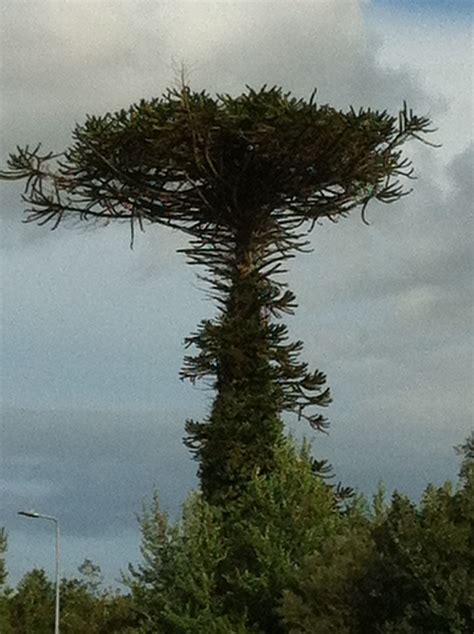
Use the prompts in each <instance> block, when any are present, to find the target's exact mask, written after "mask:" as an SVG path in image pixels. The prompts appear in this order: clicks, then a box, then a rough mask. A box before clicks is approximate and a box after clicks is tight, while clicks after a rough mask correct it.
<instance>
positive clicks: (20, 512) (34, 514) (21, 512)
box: [18, 511, 40, 517]
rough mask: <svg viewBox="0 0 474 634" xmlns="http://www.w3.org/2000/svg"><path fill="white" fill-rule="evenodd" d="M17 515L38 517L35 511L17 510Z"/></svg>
mask: <svg viewBox="0 0 474 634" xmlns="http://www.w3.org/2000/svg"><path fill="white" fill-rule="evenodd" d="M18 515H23V516H24V517H39V516H40V515H39V513H37V512H36V511H18Z"/></svg>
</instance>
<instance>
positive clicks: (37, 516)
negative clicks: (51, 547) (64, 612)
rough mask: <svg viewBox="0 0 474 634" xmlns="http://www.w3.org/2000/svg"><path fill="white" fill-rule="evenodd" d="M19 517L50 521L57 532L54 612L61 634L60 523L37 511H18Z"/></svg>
mask: <svg viewBox="0 0 474 634" xmlns="http://www.w3.org/2000/svg"><path fill="white" fill-rule="evenodd" d="M18 515H23V516H24V517H32V518H34V519H42V520H49V521H50V522H54V526H55V531H56V562H55V577H56V601H55V610H54V634H59V584H60V579H59V561H60V551H59V521H58V519H57V518H56V517H52V516H51V515H43V514H41V513H37V512H36V511H18Z"/></svg>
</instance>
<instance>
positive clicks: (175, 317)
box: [0, 0, 474, 582]
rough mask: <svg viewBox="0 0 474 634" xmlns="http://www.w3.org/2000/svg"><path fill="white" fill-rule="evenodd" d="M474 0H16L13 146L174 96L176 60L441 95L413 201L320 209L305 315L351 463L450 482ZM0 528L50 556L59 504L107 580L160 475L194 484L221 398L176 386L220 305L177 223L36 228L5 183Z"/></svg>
mask: <svg viewBox="0 0 474 634" xmlns="http://www.w3.org/2000/svg"><path fill="white" fill-rule="evenodd" d="M469 6H470V3H469V2H462V1H458V0H445V1H441V0H430V1H426V2H417V1H416V0H410V2H408V0H407V1H400V0H393V1H390V0H379V1H377V0H372V1H369V2H368V1H362V0H360V1H359V0H333V1H330V0H316V1H313V2H295V1H293V2H289V1H280V2H276V1H272V2H271V3H270V2H264V1H261V2H256V1H255V2H239V1H236V0H234V1H232V0H229V1H227V0H221V1H218V2H200V1H194V2H182V1H173V2H160V1H158V0H42V1H41V2H39V1H37V0H27V1H24V0H4V1H3V2H2V6H1V14H0V19H1V34H0V37H1V42H2V43H1V45H0V54H1V62H2V71H1V80H2V86H1V95H2V96H1V106H2V117H3V119H2V139H1V140H2V148H1V150H2V153H1V161H2V164H3V163H4V161H5V158H6V156H7V154H8V151H9V150H11V149H13V148H14V147H15V146H16V145H17V144H18V145H24V144H26V143H30V144H36V143H37V142H38V141H42V142H43V144H44V146H45V147H48V148H51V149H54V150H60V149H62V148H64V146H65V145H67V144H68V142H69V140H70V132H71V130H72V128H73V127H74V125H75V123H76V122H80V121H82V120H83V119H84V115H85V113H98V114H100V113H104V112H105V111H107V110H110V109H112V110H114V109H118V108H121V107H125V106H127V105H128V104H130V103H132V102H134V101H137V100H139V99H140V98H142V97H152V96H155V95H159V94H161V93H162V92H163V91H164V89H165V88H166V87H167V86H168V85H170V84H173V83H174V82H175V81H176V76H177V71H179V67H180V65H181V64H184V65H185V66H186V67H187V69H188V75H189V79H190V82H191V85H192V87H194V88H196V89H201V88H207V89H208V90H209V91H210V92H215V91H217V92H226V91H227V92H231V93H234V94H237V93H239V92H241V91H242V90H243V89H244V86H245V84H250V85H252V86H255V87H259V86H260V85H262V84H263V83H267V84H281V85H282V86H284V87H285V88H287V89H290V90H292V91H294V92H295V93H296V94H298V95H302V96H303V95H305V96H308V95H309V94H310V93H311V91H312V90H313V88H314V87H315V86H317V87H318V95H319V101H320V102H323V103H330V104H332V105H334V106H336V107H339V108H342V109H345V108H347V107H348V106H349V105H350V104H352V105H354V106H356V107H357V106H362V105H366V106H368V105H370V106H374V107H379V108H383V109H385V108H388V109H389V110H391V111H393V112H396V111H397V110H398V108H399V107H400V106H401V104H402V101H403V100H404V99H406V100H407V101H408V103H409V105H410V106H411V107H412V108H413V109H414V110H415V111H416V112H418V113H420V114H428V115H430V116H431V117H432V119H433V120H434V122H435V125H436V127H437V128H438V132H437V133H436V134H435V135H434V136H433V139H432V140H433V141H436V142H437V143H442V147H441V148H440V149H436V150H435V149H432V148H428V147H426V146H421V145H415V144H414V145H410V146H409V147H408V148H407V152H408V153H409V155H410V157H411V158H412V159H413V161H414V163H415V166H416V170H417V174H418V181H417V182H416V183H415V191H414V193H413V194H412V195H411V196H410V197H408V198H405V199H403V200H402V201H401V202H399V203H398V204H397V205H392V206H389V207H386V206H377V205H375V206H373V207H372V208H370V209H369V211H368V218H369V220H370V221H371V226H370V227H367V226H365V225H363V224H362V223H361V222H360V218H359V217H357V216H354V217H353V218H350V219H347V220H345V221H343V222H341V223H340V224H338V225H333V224H331V223H329V224H326V225H323V226H320V227H317V229H316V230H315V232H314V235H313V241H312V243H313V248H314V251H313V253H311V254H307V255H302V256H299V258H298V259H297V260H295V261H293V262H292V265H291V272H290V275H289V283H290V286H291V287H292V288H293V290H295V292H296V293H297V296H298V299H299V310H298V313H297V315H296V316H295V317H293V318H292V319H291V321H290V324H289V325H290V329H291V333H292V334H293V335H294V336H295V337H298V338H301V339H303V340H304V342H305V358H306V360H308V361H309V362H310V363H311V364H312V365H313V366H315V367H318V368H320V369H322V370H324V371H326V372H327V374H328V378H329V383H330V385H331V388H332V391H333V396H334V404H333V405H332V406H331V408H330V410H329V411H328V415H329V417H330V420H331V423H332V426H331V431H330V434H329V436H327V437H325V436H322V435H320V434H319V435H318V434H314V433H312V432H311V431H310V430H308V429H305V428H303V427H302V425H301V424H297V423H296V422H295V421H292V420H289V426H290V428H291V429H292V430H293V431H294V433H296V434H298V435H303V434H306V435H307V436H308V437H310V438H312V439H313V446H314V451H315V454H316V455H318V456H319V457H327V458H329V459H330V460H331V461H332V463H333V465H334V466H335V469H336V472H337V474H338V477H339V478H340V479H342V480H343V481H345V482H347V483H349V484H355V485H356V486H358V487H359V489H360V490H362V491H365V492H368V493H370V492H371V491H373V489H374V487H375V486H376V484H377V482H378V481H379V480H380V479H384V480H385V481H386V483H387V487H388V489H389V490H392V489H393V488H395V487H397V488H398V489H399V490H401V491H403V492H406V493H408V494H409V495H410V496H412V497H415V498H416V497H417V496H419V495H420V492H421V491H422V490H423V488H424V487H425V486H426V484H427V483H428V482H434V483H436V484H439V483H441V482H443V481H444V480H445V479H447V478H455V476H456V472H457V467H458V465H457V460H456V457H455V455H454V452H453V449H452V447H453V445H455V444H458V443H460V442H461V441H462V440H463V439H464V438H465V437H466V436H467V434H468V432H469V430H470V428H471V427H472V412H473V401H472V396H471V395H470V392H471V390H470V388H471V387H472V380H473V365H472V343H473V337H472V326H473V312H472V299H473V283H472V279H474V278H473V277H472V274H473V270H472V269H473V266H472V265H473V250H472V238H473V224H472V200H473V192H472V167H473V140H472V122H473V112H472V97H473V85H472V68H471V67H470V65H469V64H470V59H471V58H472V53H473V41H472V31H471V30H470V29H471V26H470V25H471V23H472V13H471V14H470V13H469V11H470V9H469ZM0 185H1V189H0V207H1V209H0V211H1V214H0V216H1V222H2V233H1V246H2V312H1V331H2V332H1V353H2V362H1V363H2V368H1V369H2V379H1V381H2V382H1V401H2V426H1V429H0V441H1V471H0V490H1V498H0V525H4V526H6V528H7V530H8V532H9V535H10V549H9V560H8V561H9V568H10V572H11V581H12V582H14V581H16V580H17V579H18V577H19V576H21V575H22V574H23V573H24V572H25V571H27V570H29V569H31V568H32V567H33V566H34V565H40V566H44V567H46V568H47V569H48V570H50V569H51V566H52V555H53V543H52V533H51V530H50V528H51V527H50V526H48V525H47V523H45V522H41V521H32V520H30V521H29V520H26V519H22V518H19V517H17V516H16V511H17V510H19V509H25V508H26V509H30V508H35V509H37V510H39V511H41V512H46V513H51V514H56V515H58V516H59V517H60V519H61V526H62V531H63V557H64V569H65V572H66V573H68V574H69V573H74V571H75V569H76V568H77V566H78V565H79V564H80V563H81V562H82V560H83V559H84V558H85V557H89V558H92V559H94V560H95V561H96V562H97V563H99V564H100V565H101V566H102V568H103V570H104V571H105V573H106V577H107V579H108V580H109V581H112V580H113V579H114V577H116V576H117V574H118V571H119V569H120V568H125V566H126V564H127V562H128V561H131V560H132V561H133V560H135V559H136V557H137V552H138V544H139V534H138V530H137V523H136V519H135V513H136V512H137V511H139V510H140V508H141V505H142V502H143V500H144V499H146V498H147V497H149V496H150V495H151V493H152V491H153V488H154V487H157V489H158V490H159V492H160V495H161V497H162V500H163V505H164V507H165V508H166V509H167V510H169V511H170V513H176V512H177V509H179V505H180V503H181V502H182V500H183V499H184V496H185V494H186V492H187V491H188V490H189V489H190V488H192V487H193V486H195V485H196V480H195V476H194V473H195V470H196V464H195V463H193V462H192V461H191V460H190V458H189V456H188V453H187V450H186V449H185V448H184V447H183V446H182V444H181V437H182V433H183V423H184V420H185V418H186V417H188V416H189V417H194V418H198V417H199V416H201V415H203V414H204V413H205V412H206V409H207V407H208V405H209V401H210V398H211V396H212V395H211V394H209V393H208V392H205V391H203V390H202V389H200V388H198V387H196V388H192V387H190V386H189V385H186V384H183V383H181V382H180V381H179V379H178V372H179V368H180V364H181V359H182V356H183V339H184V337H185V336H186V335H187V334H189V332H190V331H192V330H193V328H194V327H195V325H196V324H197V322H198V321H199V320H200V319H201V318H203V317H206V316H209V315H211V314H212V306H211V305H210V304H209V302H208V301H206V300H205V298H204V296H203V293H202V291H201V289H200V288H199V284H198V283H197V282H196V280H195V278H194V272H193V271H192V270H190V269H189V267H187V265H186V263H185V261H184V260H183V257H182V256H181V255H179V254H177V253H176V249H177V248H179V247H180V246H182V245H183V244H184V242H183V238H182V237H181V236H179V235H176V234H173V233H170V232H166V231H163V230H161V229H156V228H150V229H149V230H148V231H147V232H146V233H145V234H144V235H140V236H139V238H138V239H137V241H136V244H135V249H134V250H133V251H130V249H129V246H128V245H129V235H128V229H127V227H125V226H124V227H121V226H117V227H114V226H108V227H105V228H102V229H97V228H89V227H87V226H82V227H79V228H75V229H74V230H72V229H67V228H61V229H58V230H57V231H55V232H54V233H52V232H50V231H48V229H45V228H41V227H35V226H32V225H26V226H25V225H24V224H22V223H21V220H22V206H21V201H20V200H19V195H20V191H21V190H20V187H19V186H17V184H11V183H1V184H0Z"/></svg>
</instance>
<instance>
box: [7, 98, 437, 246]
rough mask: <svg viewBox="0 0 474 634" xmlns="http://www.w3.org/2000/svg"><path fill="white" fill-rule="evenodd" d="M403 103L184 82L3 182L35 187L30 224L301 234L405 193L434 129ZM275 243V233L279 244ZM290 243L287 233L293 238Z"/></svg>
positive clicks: (12, 170)
mask: <svg viewBox="0 0 474 634" xmlns="http://www.w3.org/2000/svg"><path fill="white" fill-rule="evenodd" d="M429 125H430V122H429V120H428V119H427V118H426V117H418V116H416V115H414V114H413V112H412V111H411V110H409V109H408V108H407V106H406V104H404V106H403V109H402V110H401V111H400V112H399V114H398V116H392V115H389V114H388V113H387V112H386V111H383V112H378V111H373V110H371V109H370V108H369V109H361V110H359V111H358V112H356V111H355V110H354V109H352V108H351V109H350V110H349V111H348V112H342V111H338V110H336V109H334V108H332V107H330V106H328V105H318V104H317V103H316V101H315V93H313V95H312V96H311V99H310V100H309V101H305V100H304V99H297V98H296V97H294V96H292V95H291V94H290V93H284V92H283V91H282V89H281V88H278V87H273V88H267V87H266V86H264V87H263V88H261V89H260V90H259V91H255V90H253V89H251V88H248V89H247V92H245V93H243V94H241V95H239V96H237V97H232V96H230V95H227V94H226V95H218V96H216V97H212V96H210V95H209V94H207V93H206V92H192V91H191V90H190V88H189V87H187V86H183V87H182V88H181V89H180V90H177V89H174V90H168V91H167V92H166V93H165V94H164V95H163V96H162V97H161V98H156V99H151V100H149V101H146V100H142V101H140V102H139V103H138V104H136V105H132V106H131V107H130V108H129V109H128V110H125V109H124V110H120V111H119V112H115V113H107V114H105V115H104V116H101V117H97V116H89V117H87V119H86V121H85V123H84V124H82V125H77V126H76V128H75V130H74V132H73V143H72V145H71V146H70V147H69V148H68V149H66V150H65V151H64V152H63V153H61V154H54V153H46V154H42V153H41V147H40V146H38V147H36V148H35V149H33V150H31V149H30V148H29V147H26V148H23V149H22V148H17V151H16V153H13V154H11V155H10V158H9V161H8V169H7V170H6V171H4V172H3V173H1V176H2V177H3V178H8V179H26V188H25V194H24V200H25V202H26V203H27V204H28V205H29V208H28V212H29V215H28V220H29V221H38V222H39V223H41V224H43V223H48V222H51V223H53V225H52V226H53V228H54V227H55V226H57V224H58V223H59V222H60V221H61V220H62V219H63V217H65V216H68V215H71V214H73V215H79V216H80V217H81V218H82V219H92V218H97V217H99V218H103V219H122V220H129V221H130V222H131V226H132V230H133V226H134V223H135V221H137V222H138V223H139V224H140V226H142V224H143V223H144V222H152V223H159V224H163V225H168V226H171V227H176V228H180V229H182V230H185V231H188V232H190V233H191V234H192V235H194V236H198V237H199V238H200V239H202V238H203V237H204V238H207V239H212V240H213V241H214V239H215V237H216V235H215V234H216V232H217V234H218V235H219V234H220V232H223V233H224V235H228V233H229V231H230V232H231V234H232V235H235V233H236V232H237V233H239V234H240V233H242V232H244V233H245V232H247V231H248V230H253V231H255V230H259V229H260V230H261V231H263V232H266V231H269V230H271V229H272V228H273V229H275V227H276V226H277V227H278V228H279V231H280V233H281V232H283V234H287V231H288V230H290V231H294V230H295V228H297V227H299V226H301V225H302V224H304V223H305V221H309V222H311V223H313V224H314V222H316V221H317V220H318V219H319V218H322V217H327V218H330V219H332V220H336V219H337V218H338V217H340V216H344V215H346V214H347V213H348V212H349V211H350V210H351V209H353V208H354V207H356V206H363V208H365V205H366V204H367V202H368V201H369V200H370V199H373V198H375V199H377V200H380V201H382V202H385V203H390V202H393V201H395V200H397V199H399V198H400V196H402V195H404V193H407V192H404V190H403V187H402V185H401V184H400V182H399V178H400V177H402V176H406V177H411V176H412V168H411V164H410V162H409V161H408V160H407V159H406V158H404V157H403V156H402V150H401V146H402V145H403V144H404V143H405V142H406V141H407V140H408V139H411V138H415V139H422V135H423V134H424V133H426V132H430V131H432V130H430V129H429ZM273 237H274V238H275V236H273ZM282 237H284V235H283V236H282Z"/></svg>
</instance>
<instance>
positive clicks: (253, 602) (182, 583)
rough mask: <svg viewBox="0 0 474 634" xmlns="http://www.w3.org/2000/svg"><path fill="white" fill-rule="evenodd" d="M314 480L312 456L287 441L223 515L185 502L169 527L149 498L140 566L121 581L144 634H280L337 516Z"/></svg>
mask: <svg viewBox="0 0 474 634" xmlns="http://www.w3.org/2000/svg"><path fill="white" fill-rule="evenodd" d="M336 507H337V500H336V498H335V495H334V492H333V491H332V489H330V488H329V487H327V486H326V485H325V484H324V482H323V481H322V480H321V479H320V478H315V477H314V475H313V470H312V465H311V458H310V454H309V448H308V447H303V449H302V450H301V451H297V450H296V449H295V448H294V447H293V446H292V445H291V444H290V443H288V442H286V443H284V444H283V445H282V446H281V447H280V448H279V449H278V451H277V469H275V470H274V471H273V472H272V473H271V474H268V475H262V474H259V473H257V472H254V474H253V475H252V477H251V479H250V482H249V484H248V486H247V487H246V490H245V491H244V493H243V494H242V496H241V497H240V498H238V499H233V500H229V501H228V503H227V505H226V507H225V508H223V507H222V506H220V505H214V504H209V503H208V502H207V501H206V500H205V499H204V498H203V496H202V495H201V494H199V493H195V494H192V495H191V496H190V497H189V498H188V500H187V503H186V505H185V508H184V512H183V516H182V519H181V520H180V521H178V522H177V523H176V524H172V523H170V522H169V520H168V518H167V516H166V514H165V513H164V512H163V511H162V510H161V508H160V504H159V499H158V497H157V496H156V495H155V497H154V499H153V501H152V503H151V504H150V505H149V507H148V508H146V509H145V510H144V513H143V514H142V516H141V522H140V523H141V529H142V549H141V550H142V558H143V560H142V563H141V564H140V565H139V566H138V567H136V568H135V567H133V566H130V574H129V576H128V579H127V583H128V584H129V586H130V587H131V589H132V595H133V599H134V604H135V606H136V608H137V611H139V612H141V613H142V628H143V631H144V632H150V634H151V633H155V632H166V633H167V634H204V633H206V634H207V633H210V634H212V633H214V634H226V633H228V634H231V633H232V634H246V633H249V634H250V632H252V633H258V632H262V633H264V632H265V633H266V632H268V633H270V632H271V633H272V634H283V633H284V632H286V628H285V627H284V626H283V624H282V620H281V617H280V614H279V606H280V603H281V600H282V596H283V592H284V590H286V589H288V588H289V587H292V586H293V585H294V583H295V579H296V576H297V571H298V569H299V568H300V567H301V565H302V563H303V561H304V559H305V557H306V556H307V554H308V553H309V552H314V551H315V550H318V549H320V548H321V546H322V544H323V543H324V542H325V541H326V540H327V538H328V535H329V534H331V533H332V532H333V531H334V530H335V529H337V527H338V525H339V523H340V521H341V518H340V515H339V513H338V512H337V510H336Z"/></svg>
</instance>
